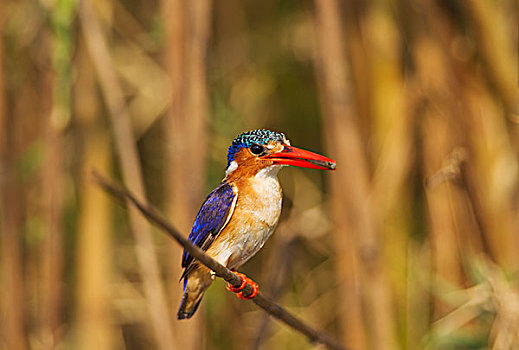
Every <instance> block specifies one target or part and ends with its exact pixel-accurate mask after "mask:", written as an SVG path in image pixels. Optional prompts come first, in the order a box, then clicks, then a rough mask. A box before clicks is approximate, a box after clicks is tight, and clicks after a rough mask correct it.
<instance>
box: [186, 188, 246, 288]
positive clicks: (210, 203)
mask: <svg viewBox="0 0 519 350" xmlns="http://www.w3.org/2000/svg"><path fill="white" fill-rule="evenodd" d="M237 198H238V191H237V189H236V186H234V185H232V184H229V183H227V182H225V181H224V182H222V183H221V184H220V185H219V186H218V187H216V188H215V189H214V190H213V191H212V192H211V193H210V194H209V195H208V196H207V198H206V200H205V202H204V203H203V204H202V207H201V208H200V210H199V211H198V214H197V215H196V219H195V223H194V224H193V228H192V229H191V233H190V234H189V238H188V239H189V240H190V241H192V242H193V243H194V244H196V245H197V246H199V247H200V248H202V250H204V251H206V250H207V249H208V248H209V246H210V245H211V243H213V241H214V240H215V239H216V237H218V235H219V234H220V232H221V231H222V230H223V228H224V227H225V225H227V223H228V222H229V220H230V218H231V216H232V213H233V212H234V207H235V205H236V200H237ZM182 267H183V268H184V269H185V270H184V273H183V274H182V277H181V278H180V279H183V278H184V277H186V276H187V275H188V274H189V272H190V271H191V270H192V269H193V267H194V259H193V257H192V256H191V255H190V254H189V253H188V252H187V251H186V250H184V254H183V255H182Z"/></svg>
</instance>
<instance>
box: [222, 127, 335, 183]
mask: <svg viewBox="0 0 519 350" xmlns="http://www.w3.org/2000/svg"><path fill="white" fill-rule="evenodd" d="M282 165H293V166H298V167H303V168H314V169H323V170H333V169H335V161H334V160H332V159H330V158H326V157H324V156H321V155H319V154H316V153H313V152H309V151H305V150H303V149H299V148H296V147H293V146H291V145H290V141H289V140H287V138H286V137H285V135H284V134H283V133H280V132H275V131H271V130H266V129H258V130H251V131H247V132H244V133H243V134H240V135H239V136H238V137H236V138H235V139H234V140H233V142H232V144H231V146H230V147H229V152H228V154H227V170H226V175H227V176H228V177H229V176H231V173H232V176H231V177H233V178H234V177H236V178H237V177H245V178H246V177H250V176H255V175H256V174H258V172H259V171H261V170H262V169H267V168H268V169H271V170H273V172H271V171H269V172H268V173H269V174H271V175H274V174H276V173H277V170H279V168H281V166H282ZM236 170H238V171H236ZM274 170H275V171H274Z"/></svg>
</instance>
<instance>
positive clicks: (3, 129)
mask: <svg viewBox="0 0 519 350" xmlns="http://www.w3.org/2000/svg"><path fill="white" fill-rule="evenodd" d="M4 6H5V4H4V3H0V174H1V176H0V215H1V217H0V221H1V235H0V237H1V243H2V244H1V246H2V256H1V259H2V260H1V261H2V264H1V266H2V290H3V292H2V305H1V306H2V313H3V318H2V327H1V329H2V338H3V343H4V345H5V347H6V348H8V349H20V350H23V349H26V348H27V347H28V343H27V334H26V328H25V327H26V321H25V315H24V305H25V303H24V295H25V293H24V282H23V260H22V256H21V242H20V239H21V234H22V213H21V203H20V201H21V198H20V197H21V194H22V191H21V188H20V183H19V181H18V178H17V174H16V173H15V172H16V168H15V167H14V166H13V165H14V162H15V160H16V157H17V156H18V150H17V147H15V143H14V142H13V140H12V138H13V131H14V128H15V127H16V126H17V123H16V120H14V119H15V118H13V117H9V116H8V115H7V113H6V112H7V111H6V108H7V107H6V103H5V101H6V100H5V94H6V90H5V89H6V87H5V86H4V81H5V72H4V70H3V64H4V54H5V51H4V50H3V48H4V45H3V37H4V20H5V19H4V14H5V12H4V11H3V7H4Z"/></svg>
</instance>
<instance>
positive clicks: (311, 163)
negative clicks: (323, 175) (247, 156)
mask: <svg viewBox="0 0 519 350" xmlns="http://www.w3.org/2000/svg"><path fill="white" fill-rule="evenodd" d="M261 158H262V159H268V160H272V161H274V164H284V165H293V166H298V167H302V168H312V169H321V170H335V165H336V163H335V160H333V159H330V158H327V157H325V156H322V155H320V154H317V153H313V152H310V151H306V150H304V149H300V148H296V147H292V146H288V145H284V148H283V150H282V151H281V152H278V153H273V154H269V155H266V156H263V157H261Z"/></svg>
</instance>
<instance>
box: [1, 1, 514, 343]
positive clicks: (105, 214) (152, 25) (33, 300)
mask: <svg viewBox="0 0 519 350" xmlns="http://www.w3.org/2000/svg"><path fill="white" fill-rule="evenodd" d="M518 13H519V3H518V1H516V0H463V1H462V0H396V1H383V0H370V1H359V0H352V1H338V0H335V1H334V0H315V1H314V2H312V1H295V0H289V1H280V0H277V1H276V0H264V1H240V0H225V1H211V0H193V1H185V0H184V1H183V0H162V1H143V0H127V1H113V0H105V1H100V0H81V1H79V2H78V1H74V0H41V1H34V0H32V1H31V0H5V1H2V2H0V43H1V51H0V157H1V160H0V175H1V177H0V179H1V182H0V197H1V202H0V219H1V226H0V227H1V236H0V237H1V241H0V245H1V260H0V261H1V264H0V281H1V288H0V296H1V303H0V316H1V318H0V348H5V349H54V348H58V349H251V348H252V349H305V348H312V345H311V344H309V343H307V341H306V339H305V338H304V337H303V336H301V335H300V334H297V333H295V332H294V331H293V330H291V329H289V328H287V327H286V326H284V325H281V324H279V323H277V322H276V321H272V320H271V319H270V318H268V317H267V316H266V314H265V313H264V312H263V311H261V310H259V309H258V308H257V307H255V306H254V305H253V304H252V303H246V302H242V301H240V300H238V299H236V298H235V297H234V296H233V295H231V294H230V293H229V292H227V291H226V290H225V288H224V284H223V283H222V282H221V281H218V282H217V283H215V286H213V287H212V288H211V290H210V291H209V293H208V294H207V295H206V297H205V300H204V302H203V304H202V308H201V311H200V312H199V313H198V315H197V316H196V317H195V318H194V319H193V320H191V321H188V322H186V321H182V322H180V321H177V320H176V319H175V314H176V308H177V305H178V302H179V298H180V290H181V285H180V284H179V283H178V279H179V277H180V273H181V271H180V254H181V249H180V248H179V246H177V245H176V244H175V243H173V242H172V241H170V240H169V239H168V238H167V237H166V236H165V235H164V234H162V233H161V232H158V231H157V230H155V229H153V228H152V227H150V226H149V225H148V224H147V223H146V222H145V220H143V219H142V218H141V217H140V216H139V214H137V213H136V212H135V211H133V210H131V211H129V212H127V211H126V210H125V209H123V208H121V207H120V206H119V205H116V204H114V203H113V201H112V200H111V199H110V198H108V197H107V196H106V195H105V194H103V193H101V192H100V190H99V189H97V188H96V187H95V186H94V184H93V183H92V181H91V177H90V172H91V170H92V169H97V170H98V171H100V172H101V173H103V174H106V175H108V176H111V177H113V178H116V179H119V181H121V182H124V183H125V184H126V186H128V187H129V188H130V189H131V190H132V191H133V192H134V193H137V194H138V195H139V196H140V197H141V198H147V199H148V200H149V202H150V203H153V204H154V205H156V206H157V207H158V208H160V209H161V210H162V211H163V212H164V213H166V214H167V215H168V217H169V218H170V219H171V221H172V222H173V223H175V225H176V226H177V227H178V228H180V229H181V230H182V231H183V232H185V233H186V235H187V234H188V231H189V229H190V226H191V223H192V220H193V218H194V216H195V214H196V211H197V209H198V207H199V205H200V204H201V202H202V201H203V199H204V197H205V195H206V194H207V193H208V192H209V191H210V189H211V188H213V187H214V186H215V185H216V184H217V183H218V182H219V181H220V179H221V178H222V176H223V171H224V168H225V165H226V152H227V147H228V145H229V143H230V142H231V141H232V139H233V138H234V137H235V136H236V135H237V134H239V133H240V132H242V131H245V130H249V129H254V128H272V129H275V130H279V131H283V132H285V133H286V134H287V135H288V137H289V138H290V139H291V140H292V142H293V144H295V145H298V146H302V147H304V148H308V149H312V150H316V151H319V152H322V153H324V154H327V155H329V156H330V157H332V158H335V159H336V160H337V163H338V168H337V171H336V172H334V173H326V174H324V173H322V172H318V171H310V170H300V169H296V168H292V169H286V170H284V171H283V172H282V173H281V176H280V177H281V182H282V185H283V188H284V193H285V201H284V211H283V216H282V220H281V222H280V224H279V227H278V229H277V231H276V234H275V235H274V236H273V238H271V240H270V241H269V243H268V244H267V245H266V246H265V248H264V249H263V250H262V251H261V252H260V253H259V254H258V255H257V256H256V257H255V258H254V259H253V260H251V261H250V262H249V263H248V264H247V265H246V266H245V267H244V268H243V270H244V272H246V273H247V274H248V275H249V276H251V277H252V278H254V279H255V280H256V281H257V282H259V284H260V286H261V288H262V290H263V291H264V292H265V293H266V295H269V296H272V297H273V298H274V299H275V300H276V301H277V302H279V303H280V304H281V305H283V306H286V307H287V308H288V309H289V310H291V311H292V312H294V313H295V314H297V315H298V316H300V317H301V318H302V319H304V320H306V321H307V322H309V323H310V324H312V325H314V326H315V327H317V328H320V329H324V330H326V331H327V332H329V333H330V334H332V335H335V336H336V337H337V338H339V339H341V340H342V342H343V343H344V344H345V345H346V346H348V347H349V348H351V349H359V350H362V349H486V348H492V349H518V348H519V294H518V292H519V290H518V287H519V286H518V277H519V276H518V275H517V272H518V271H519V230H518V224H519V221H518V219H519V218H518V210H519V201H518V199H519V197H518V195H519V193H518V180H517V175H518V163H517V162H518V152H519V141H518V138H517V136H518V135H519V128H518V122H519V118H518V112H519V104H518V97H519V94H518V89H517V82H518V73H517V68H518V62H519V60H518V57H517V47H518V38H517V35H518Z"/></svg>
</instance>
